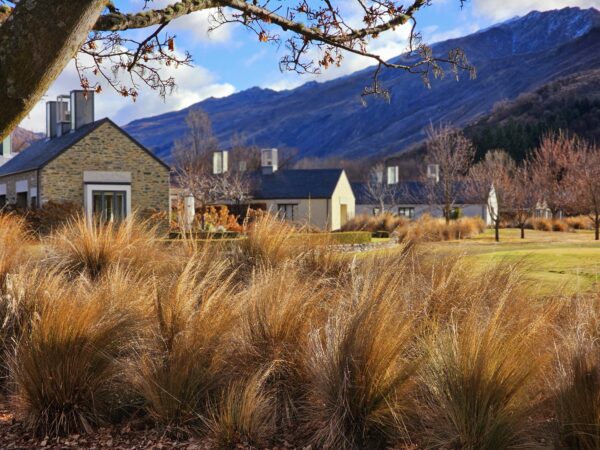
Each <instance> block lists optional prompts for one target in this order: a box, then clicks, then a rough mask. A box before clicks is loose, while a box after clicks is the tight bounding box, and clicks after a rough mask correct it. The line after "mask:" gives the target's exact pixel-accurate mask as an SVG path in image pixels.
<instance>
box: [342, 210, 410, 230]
mask: <svg viewBox="0 0 600 450" xmlns="http://www.w3.org/2000/svg"><path fill="white" fill-rule="evenodd" d="M408 222H409V219H407V218H406V217H401V216H395V215H393V214H391V213H384V214H380V215H378V216H372V215H369V214H359V215H357V216H354V217H353V218H352V219H350V220H349V221H347V222H346V223H345V224H344V225H343V226H342V231H371V232H375V231H387V232H388V233H392V232H393V231H394V230H395V229H396V228H398V227H400V226H404V225H406V224H407V223H408Z"/></svg>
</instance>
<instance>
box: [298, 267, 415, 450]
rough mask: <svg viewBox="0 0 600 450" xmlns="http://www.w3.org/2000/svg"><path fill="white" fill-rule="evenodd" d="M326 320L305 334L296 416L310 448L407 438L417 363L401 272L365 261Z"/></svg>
mask: <svg viewBox="0 0 600 450" xmlns="http://www.w3.org/2000/svg"><path fill="white" fill-rule="evenodd" d="M358 272H359V273H358V274H356V275H355V278H354V280H353V285H352V286H351V287H350V289H349V290H348V291H347V292H345V295H344V296H343V298H342V299H341V301H339V302H338V303H337V304H336V305H335V306H333V308H332V310H331V313H330V315H329V317H328V320H327V322H326V323H325V325H324V326H323V327H322V328H320V329H316V330H314V331H313V332H312V333H311V342H310V346H309V355H308V360H307V370H308V373H307V376H308V380H307V382H308V384H307V387H306V389H307V393H306V398H305V400H304V402H303V404H302V408H301V413H300V416H299V417H300V420H301V421H302V422H304V423H303V430H304V433H305V434H304V439H305V442H307V443H310V444H311V445H313V446H315V447H316V448H340V449H354V448H356V449H358V448H385V447H386V445H388V444H389V443H390V442H399V441H403V440H408V436H407V435H406V433H405V429H406V424H405V421H406V420H407V418H408V417H409V415H410V412H411V409H412V406H413V404H412V402H411V397H410V395H408V394H409V392H410V389H411V386H412V375H413V373H414V371H415V369H416V367H417V360H416V355H415V354H414V351H413V344H414V337H415V333H416V330H415V322H414V321H413V317H412V316H411V315H410V314H409V313H408V312H407V311H406V309H405V308H404V305H403V304H402V302H400V301H398V297H397V293H398V292H399V291H400V289H401V286H402V277H400V276H398V275H397V274H395V273H394V272H393V271H389V270H385V269H384V270H381V268H380V267H378V266H377V265H376V264H373V262H371V261H370V262H366V263H365V265H364V266H363V267H362V268H361V269H360V270H359V271H358Z"/></svg>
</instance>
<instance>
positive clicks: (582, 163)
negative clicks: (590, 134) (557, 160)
mask: <svg viewBox="0 0 600 450" xmlns="http://www.w3.org/2000/svg"><path fill="white" fill-rule="evenodd" d="M576 147H577V149H576V151H575V152H574V153H573V155H572V156H573V160H574V163H573V165H572V166H571V169H570V170H569V172H568V174H567V182H568V184H569V186H570V187H571V188H572V190H573V194H574V195H573V196H572V199H573V203H572V207H573V208H574V210H575V211H576V212H578V213H580V214H585V215H589V217H590V218H591V219H592V220H593V222H594V231H595V232H594V238H595V240H600V148H598V147H597V146H592V145H590V144H588V143H586V142H583V141H578V144H577V145H576Z"/></svg>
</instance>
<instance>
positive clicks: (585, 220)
mask: <svg viewBox="0 0 600 450" xmlns="http://www.w3.org/2000/svg"><path fill="white" fill-rule="evenodd" d="M565 222H566V223H567V225H568V226H569V228H570V229H572V230H593V229H594V221H593V220H592V219H591V218H590V217H589V216H573V217H567V218H565Z"/></svg>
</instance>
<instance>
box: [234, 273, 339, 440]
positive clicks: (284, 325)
mask: <svg viewBox="0 0 600 450" xmlns="http://www.w3.org/2000/svg"><path fill="white" fill-rule="evenodd" d="M238 301H239V302H240V304H241V306H240V308H241V311H240V317H239V325H238V329H237V330H238V331H237V333H236V336H235V337H234V339H233V341H232V347H231V354H230V355H229V358H228V359H229V360H230V362H231V363H232V364H233V365H232V366H231V367H230V372H231V373H232V374H233V377H235V378H241V379H248V378H251V377H253V376H255V375H256V374H259V373H262V374H264V375H262V378H261V379H262V383H263V390H264V391H265V392H266V393H267V394H268V395H269V396H270V397H271V398H273V399H274V402H273V405H272V406H273V408H272V411H271V412H270V415H271V417H272V422H273V423H274V424H276V426H277V427H278V428H279V429H280V430H288V429H293V428H294V426H295V424H294V421H295V420H296V419H297V411H298V407H299V402H300V400H301V397H302V392H303V388H304V385H305V376H306V373H305V372H306V354H305V350H306V347H307V346H308V344H309V334H310V331H311V327H312V326H316V325H317V324H318V323H322V322H323V320H324V319H323V317H324V315H325V313H326V310H327V307H328V305H327V301H328V299H327V294H326V291H325V288H324V287H319V286H315V284H314V282H309V281H307V280H306V279H305V278H303V277H302V276H301V273H300V272H299V271H298V270H297V269H296V267H295V266H293V265H288V266H283V267H280V268H278V269H276V270H273V269H270V270H265V271H263V272H260V273H259V274H257V275H256V276H255V277H254V280H253V282H252V283H251V284H250V286H249V287H248V289H247V290H246V291H245V292H244V293H243V294H242V295H241V296H240V298H239V300H238Z"/></svg>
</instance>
